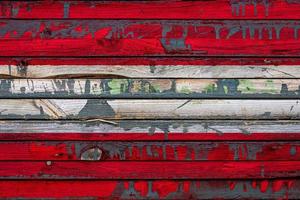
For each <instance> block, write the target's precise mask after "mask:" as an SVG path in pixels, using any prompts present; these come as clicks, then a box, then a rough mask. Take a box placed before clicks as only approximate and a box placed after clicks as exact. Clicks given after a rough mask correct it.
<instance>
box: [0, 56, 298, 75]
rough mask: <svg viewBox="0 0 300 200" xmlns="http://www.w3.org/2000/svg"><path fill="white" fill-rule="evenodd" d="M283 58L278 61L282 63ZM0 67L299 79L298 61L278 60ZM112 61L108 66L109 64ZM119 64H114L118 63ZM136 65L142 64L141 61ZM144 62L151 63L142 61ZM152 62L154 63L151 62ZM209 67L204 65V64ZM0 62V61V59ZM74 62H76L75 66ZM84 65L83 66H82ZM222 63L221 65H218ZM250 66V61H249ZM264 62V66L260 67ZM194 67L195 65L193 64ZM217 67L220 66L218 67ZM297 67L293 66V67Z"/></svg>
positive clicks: (31, 71)
mask: <svg viewBox="0 0 300 200" xmlns="http://www.w3.org/2000/svg"><path fill="white" fill-rule="evenodd" d="M284 60H285V59H283V61H282V62H284ZM2 62H3V63H6V62H8V63H10V62H12V63H11V64H3V65H0V77H3V78H66V77H70V78H76V77H83V78H86V77H91V78H95V77H98V78H101V77H102V78H105V77H106V78H107V77H114V76H115V77H118V78H300V62H299V63H298V60H297V59H296V60H287V62H291V64H292V65H281V64H280V62H279V61H276V60H275V61H269V60H266V61H265V62H267V63H268V62H271V63H273V62H274V64H276V65H266V63H264V61H260V60H257V61H256V62H257V63H256V62H254V63H253V64H250V65H249V62H250V61H247V60H246V61H245V63H243V62H241V63H240V65H239V64H237V63H239V62H236V61H235V60H233V61H231V60H226V59H224V60H218V59H216V60H215V61H212V60H210V59H209V60H207V61H206V60H198V61H197V60H195V61H194V62H193V59H191V60H190V62H191V64H189V61H187V60H185V59H184V60H183V61H182V63H181V62H180V61H178V60H177V61H176V58H174V60H173V61H171V60H170V61H169V60H168V59H167V60H165V59H162V60H159V59H158V60H156V62H159V63H160V62H162V63H163V64H164V65H155V64H153V65H141V64H140V65H128V64H127V63H128V62H129V63H130V62H133V60H130V59H129V60H125V61H124V60H123V61H122V59H121V58H120V59H119V60H118V61H115V60H109V59H108V60H105V59H104V60H101V59H95V60H91V61H90V62H91V63H95V62H104V63H107V62H108V64H107V65H93V64H91V63H88V62H87V61H86V60H85V59H83V60H78V59H71V60H67V59H62V60H49V59H46V60H34V61H30V63H31V62H32V63H41V65H35V64H33V65H30V64H28V62H25V61H19V62H17V61H10V60H3V61H2ZM47 62H49V63H51V62H53V64H54V65H48V64H46V63H47ZM111 62H112V63H111ZM118 62H119V64H116V63H118ZM140 62H143V61H142V60H141V61H140ZM144 62H145V63H148V62H151V60H150V61H149V60H146V61H144ZM153 62H154V63H155V61H153ZM167 62H170V63H171V62H175V64H176V62H178V63H179V64H178V65H170V64H166V63H167ZM209 62H210V63H211V64H208V63H209ZM0 63H1V59H0ZM74 63H77V64H76V65H75V64H74ZM85 63H87V64H85ZM222 63H224V65H222ZM250 63H251V62H250ZM263 63H264V64H263ZM197 64H198V65H197ZM220 64H221V65H220ZM295 64H297V65H295Z"/></svg>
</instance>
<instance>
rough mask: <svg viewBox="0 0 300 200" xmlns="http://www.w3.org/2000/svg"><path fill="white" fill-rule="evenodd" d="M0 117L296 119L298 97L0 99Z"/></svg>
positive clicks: (299, 112)
mask: <svg viewBox="0 0 300 200" xmlns="http://www.w3.org/2000/svg"><path fill="white" fill-rule="evenodd" d="M0 112H1V115H0V119H100V120H101V119H102V120H110V119H299V116H300V104H299V100H298V99H295V100H248V99H247V100H236V99H234V100H224V99H223V100H210V99H209V100H196V99H194V100H193V99H179V100H178V99H177V100H176V99H168V100H161V99H156V100H155V99H154V100H152V99H151V100H145V99H142V100H136V99H130V100H126V99H114V100H106V99H0Z"/></svg>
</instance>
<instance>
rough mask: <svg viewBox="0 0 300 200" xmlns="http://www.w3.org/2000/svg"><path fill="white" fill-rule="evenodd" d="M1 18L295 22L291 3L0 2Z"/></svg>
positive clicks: (297, 7) (266, 0)
mask: <svg viewBox="0 0 300 200" xmlns="http://www.w3.org/2000/svg"><path fill="white" fill-rule="evenodd" d="M0 9H1V12H0V17H1V18H18V19H19V18H22V19H31V18H38V19H41V18H43V19H49V18H51V19H76V18H80V19H128V18H129V19H299V17H300V15H299V13H300V5H299V2H298V1H293V0H291V1H290V0H287V1H285V0H264V1H262V0H252V1H243V0H236V1H232V0H210V1H205V0H201V1H167V2H166V1H49V2H48V1H34V2H32V1H31V2H28V1H17V2H11V1H2V2H1V4H0Z"/></svg>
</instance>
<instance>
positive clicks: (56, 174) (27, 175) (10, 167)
mask: <svg viewBox="0 0 300 200" xmlns="http://www.w3.org/2000/svg"><path fill="white" fill-rule="evenodd" d="M299 176H300V161H261V162H259V161H239V162H232V161H228V162H225V161H198V162H191V161H176V162H175V161H173V162H172V161H163V162H155V161H145V162H143V161H140V162H139V161H122V162H121V161H98V162H87V161H46V162H45V161H43V162H42V161H32V162H28V161H27V162H26V161H15V162H13V161H2V162H1V170H0V179H20V180H23V179H106V180H107V179H153V180H155V179H184V180H187V179H230V178H231V179H254V178H255V179H262V178H293V177H299Z"/></svg>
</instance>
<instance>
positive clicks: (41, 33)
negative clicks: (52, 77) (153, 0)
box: [0, 20, 300, 56]
mask: <svg viewBox="0 0 300 200" xmlns="http://www.w3.org/2000/svg"><path fill="white" fill-rule="evenodd" d="M47 23H48V22H47V21H34V22H30V21H19V20H16V21H14V20H8V21H7V20H6V21H2V22H1V29H2V30H3V32H4V33H6V34H5V36H2V40H0V46H1V47H2V48H1V49H0V55H1V56H299V55H300V50H299V48H298V47H299V45H300V41H299V40H298V39H297V36H296V34H295V32H296V33H297V32H299V30H298V29H295V26H297V25H298V24H297V22H293V21H276V22H268V21H247V22H245V23H244V22H240V21H202V22H200V21H117V20H115V21H113V20H112V21H89V22H86V21H80V20H79V21H76V20H74V21H70V20H69V21H56V22H54V21H52V22H51V23H50V24H49V25H47ZM12 24H15V25H14V26H15V27H16V28H13V29H12V28H11V27H13V25H12ZM281 26H282V28H280V27H281ZM24 27H26V28H24ZM91 27H92V28H91ZM218 27H219V28H218ZM249 27H252V28H253V30H252V31H253V33H252V34H253V36H251V31H250V29H249ZM259 27H260V28H259ZM244 29H245V31H243V30H244ZM259 30H260V31H261V34H260V31H259ZM270 30H272V31H270ZM243 32H245V35H244V36H243ZM270 34H272V36H271V35H270ZM260 36H261V38H260Z"/></svg>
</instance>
